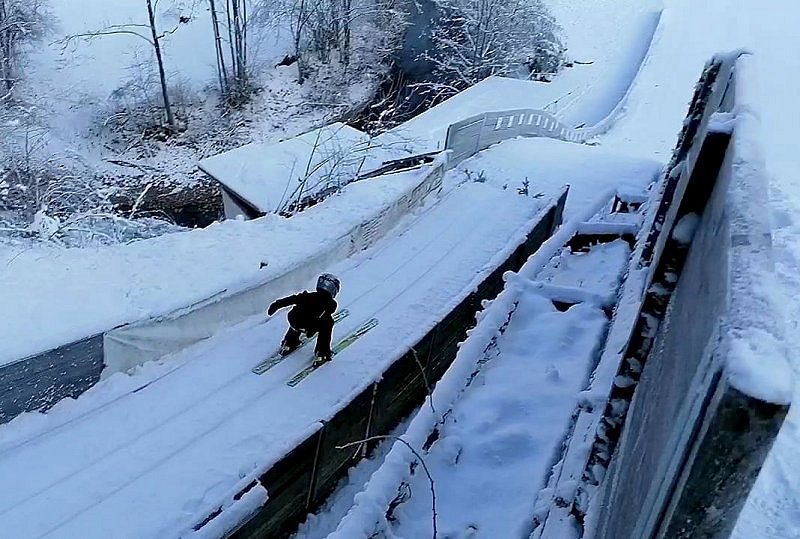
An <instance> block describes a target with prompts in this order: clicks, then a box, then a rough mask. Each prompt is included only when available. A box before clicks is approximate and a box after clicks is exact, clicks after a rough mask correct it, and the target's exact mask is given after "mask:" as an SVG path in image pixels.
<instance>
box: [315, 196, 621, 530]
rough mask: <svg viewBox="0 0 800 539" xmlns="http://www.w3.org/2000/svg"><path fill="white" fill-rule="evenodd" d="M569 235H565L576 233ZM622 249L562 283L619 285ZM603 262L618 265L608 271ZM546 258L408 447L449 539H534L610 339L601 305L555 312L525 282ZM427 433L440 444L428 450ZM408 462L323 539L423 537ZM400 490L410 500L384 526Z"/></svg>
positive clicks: (420, 491)
mask: <svg viewBox="0 0 800 539" xmlns="http://www.w3.org/2000/svg"><path fill="white" fill-rule="evenodd" d="M605 200H607V197H603V199H602V200H601V202H605ZM580 217H583V216H580ZM578 222H581V219H576V220H575V224H577V223H578ZM575 224H569V223H568V224H566V225H564V227H563V228H565V229H567V230H570V229H571V230H574V228H575ZM559 235H560V234H559ZM553 239H555V238H553ZM625 249H627V244H625V247H624V248H622V247H621V246H618V245H614V246H612V247H611V248H610V249H609V248H606V247H605V246H602V245H601V246H596V247H594V248H593V249H592V250H591V251H590V252H589V253H587V254H584V255H583V256H584V257H585V258H584V260H583V264H582V265H581V268H580V269H578V268H576V267H573V268H570V269H567V270H566V271H565V273H566V274H567V275H564V276H563V277H562V278H561V281H562V282H565V283H568V284H571V285H580V284H581V282H582V281H584V280H585V279H587V278H589V277H595V278H598V277H599V275H598V274H602V277H600V279H601V280H603V281H609V282H616V283H619V282H620V279H621V276H622V274H623V272H624V270H625V268H626V266H627V263H628V257H627V256H620V255H623V254H624V253H625V252H626V251H625ZM609 250H610V251H611V252H612V253H616V255H612V258H613V262H611V263H609V261H608V255H609ZM542 252H544V253H547V252H548V247H547V246H546V245H545V246H543V248H542V249H540V251H539V252H537V255H536V256H534V257H532V258H531V259H530V260H529V261H528V262H527V263H526V264H525V266H524V267H523V269H522V270H521V272H520V274H508V275H507V284H506V287H505V289H504V290H503V292H502V293H501V294H500V295H499V296H498V297H497V299H496V300H494V301H492V302H489V303H488V305H486V306H485V310H484V311H482V312H481V313H479V316H478V325H477V326H476V327H475V328H474V329H473V330H471V331H470V332H469V337H468V338H467V340H466V341H465V342H464V343H462V344H461V346H460V349H459V352H458V355H457V357H456V359H455V361H454V363H453V365H452V366H451V367H450V369H448V371H447V372H446V373H445V375H444V376H443V378H442V380H441V381H440V382H438V383H437V384H436V387H435V389H434V391H433V394H432V396H431V397H430V399H429V402H426V403H425V404H423V405H422V406H421V407H420V408H419V410H418V411H417V413H416V414H415V416H414V417H413V418H412V420H411V422H410V424H409V427H408V429H407V430H406V433H405V434H404V435H403V440H405V442H406V443H408V444H410V445H411V447H412V448H414V449H416V450H417V451H418V452H419V451H423V450H424V451H423V454H424V456H423V459H424V463H425V465H426V466H427V468H428V469H429V471H430V474H431V476H432V477H433V481H434V490H435V493H436V504H437V507H436V513H437V522H438V531H439V533H442V534H443V535H444V536H446V537H470V536H480V537H483V536H485V537H519V536H523V535H526V534H527V532H529V531H530V529H531V528H532V521H531V519H532V518H533V514H532V513H531V506H532V505H533V502H534V500H535V499H536V496H537V493H538V492H539V490H540V489H541V488H542V486H543V485H542V484H541V482H542V481H544V480H545V478H546V474H547V471H548V468H549V467H550V466H551V465H552V464H553V457H554V455H555V454H556V453H557V451H558V449H559V447H560V444H561V437H562V435H563V433H564V431H565V430H566V428H567V427H568V425H569V422H570V418H571V415H572V413H573V410H574V409H575V406H576V405H577V399H578V395H579V392H580V390H581V389H582V387H584V385H585V383H586V381H587V377H588V374H589V372H590V371H591V369H592V367H593V365H594V362H595V360H596V354H597V353H598V351H599V348H598V347H599V345H600V343H601V342H602V339H603V337H604V335H605V327H606V324H607V319H606V317H605V315H604V314H603V311H602V310H600V309H599V308H598V307H597V305H594V304H588V303H587V304H580V305H577V306H574V307H572V308H570V309H569V310H567V311H566V312H564V313H562V312H559V311H557V310H556V309H555V307H554V306H553V305H552V303H551V302H550V300H549V298H546V297H542V296H540V295H539V291H540V287H539V286H537V284H536V283H534V282H531V281H529V280H527V279H526V278H524V277H523V275H537V276H538V275H539V273H540V270H539V269H538V268H540V267H541V264H540V263H539V261H538V260H537V259H538V258H539V257H540V253H542ZM552 276H553V271H552V270H550V271H549V270H545V271H543V272H541V278H544V279H546V278H548V277H552ZM537 278H538V277H537ZM531 418H536V419H535V420H534V421H532V420H531ZM434 428H437V430H438V432H439V437H438V439H437V440H436V441H435V442H434V443H433V445H432V447H431V448H430V449H424V444H425V442H426V440H427V439H428V438H429V433H431V432H432V431H433V429H434ZM415 460H416V459H415V457H414V455H413V453H411V452H410V451H409V449H408V447H407V446H405V444H401V443H399V442H398V443H395V444H394V447H393V448H392V450H391V451H390V452H389V454H388V455H387V456H386V458H385V459H384V461H383V463H382V464H381V466H380V468H378V470H377V471H375V472H374V473H373V474H372V476H371V478H370V480H369V482H368V483H367V484H366V485H365V488H364V491H363V492H362V493H360V494H358V495H356V497H355V498H354V505H353V508H352V509H351V510H350V512H349V513H348V515H347V516H346V517H345V518H344V519H343V520H342V522H341V523H340V525H339V527H338V528H337V530H336V531H335V532H334V533H332V534H330V535H329V536H328V537H329V539H334V538H335V539H340V538H341V539H344V538H349V537H364V536H371V534H372V533H373V532H374V531H375V529H376V526H377V527H378V528H379V529H380V528H388V529H389V531H388V532H387V535H389V536H391V537H398V538H399V537H426V536H430V535H431V532H432V530H431V526H432V520H431V511H432V507H431V497H430V494H429V488H430V487H429V486H428V479H427V476H426V475H424V474H423V473H422V470H420V468H419V467H417V471H416V472H415V473H413V474H411V475H409V469H410V468H409V464H410V463H411V462H414V461H415ZM522 470H524V472H522ZM403 482H407V483H408V484H409V488H408V489H407V492H409V493H410V498H409V499H407V500H406V501H405V502H403V503H402V504H400V505H399V506H398V509H396V510H395V511H394V513H393V515H392V518H391V519H390V520H385V519H384V513H385V512H386V509H387V507H388V506H389V504H390V502H391V501H392V500H393V499H394V498H395V496H396V494H397V493H398V492H400V491H401V489H400V484H401V483H403ZM487 492H491V493H492V496H491V497H488V498H487V497H486V493H487ZM465 508H469V511H465ZM322 518H325V515H322Z"/></svg>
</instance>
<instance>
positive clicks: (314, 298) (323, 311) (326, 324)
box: [267, 273, 340, 363]
mask: <svg viewBox="0 0 800 539" xmlns="http://www.w3.org/2000/svg"><path fill="white" fill-rule="evenodd" d="M339 287H340V283H339V279H337V278H336V276H334V275H331V274H330V273H323V274H322V275H320V276H319V279H317V289H316V291H314V292H307V291H303V292H300V293H299V294H293V295H291V296H287V297H285V298H281V299H278V300H275V301H273V302H272V304H271V305H270V306H269V309H267V314H269V315H270V316H272V315H273V314H275V312H276V311H277V310H278V309H282V308H284V307H289V306H290V305H293V307H292V310H291V311H289V314H288V316H287V318H288V320H289V329H288V331H287V332H286V336H285V337H284V338H283V341H282V342H281V354H283V355H288V354H290V353H292V352H293V351H294V350H295V349H297V347H298V346H300V335H301V334H302V333H305V334H306V335H308V336H309V337H313V336H314V335H315V334H316V335H317V344H316V347H315V349H314V355H315V356H316V359H315V362H316V363H322V362H325V361H329V360H330V359H331V335H332V333H333V313H334V312H336V300H335V299H333V298H335V297H336V294H338V293H339Z"/></svg>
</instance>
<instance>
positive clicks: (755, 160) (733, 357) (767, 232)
mask: <svg viewBox="0 0 800 539" xmlns="http://www.w3.org/2000/svg"><path fill="white" fill-rule="evenodd" d="M755 61H756V60H755V58H754V57H753V56H751V55H749V54H745V55H742V56H741V57H739V59H738V61H737V62H736V86H735V89H736V100H735V106H734V110H733V115H734V117H735V126H734V127H733V137H732V139H731V142H732V147H733V152H734V157H733V163H732V174H733V178H732V182H731V189H730V203H729V205H728V206H729V208H730V211H731V217H730V219H731V240H732V241H731V252H730V257H731V259H730V275H729V279H730V288H731V291H730V311H729V313H728V320H727V322H728V331H727V338H728V346H729V349H728V351H727V357H728V379H729V380H730V382H731V384H732V385H733V386H734V387H736V388H738V389H739V390H741V391H742V392H744V393H746V394H748V395H753V396H755V397H758V398H760V399H763V400H765V401H768V402H774V403H779V404H788V403H789V402H790V401H791V399H792V392H793V388H794V376H793V370H792V368H791V365H790V364H789V361H788V349H787V341H786V328H785V320H786V316H785V315H784V308H783V306H782V302H781V297H780V296H781V293H780V291H779V288H778V284H777V282H776V277H775V262H774V258H773V253H772V225H771V223H770V212H769V210H768V208H769V196H768V192H767V190H768V185H769V180H768V176H767V171H766V163H765V159H764V150H763V148H762V143H761V141H762V140H763V137H762V126H761V118H760V114H759V109H760V106H761V105H760V103H761V100H760V97H759V95H758V90H757V88H756V81H757V80H758V79H757V76H756V73H755V66H754V62H755Z"/></svg>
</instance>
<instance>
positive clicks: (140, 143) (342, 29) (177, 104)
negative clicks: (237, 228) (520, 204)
mask: <svg viewBox="0 0 800 539" xmlns="http://www.w3.org/2000/svg"><path fill="white" fill-rule="evenodd" d="M111 4H112V3H110V2H107V1H105V0H88V1H84V2H81V6H80V7H81V9H76V2H75V1H74V0H0V241H4V242H11V243H16V244H24V243H30V242H45V243H48V244H53V245H57V246H68V247H73V246H86V245H97V244H109V243H118V242H127V241H133V240H137V239H142V238H147V237H152V236H154V235H159V234H163V233H167V232H171V231H177V230H182V229H184V228H185V227H194V226H204V225H207V224H209V223H211V222H213V221H214V220H216V219H218V218H219V217H220V215H221V202H220V195H219V193H218V188H217V186H216V185H213V184H212V182H210V181H209V180H208V179H206V178H205V177H204V176H203V175H202V174H201V173H200V172H199V171H198V169H197V161H198V160H199V159H202V158H205V157H208V156H211V155H215V154H218V153H220V152H222V151H225V150H229V149H231V148H234V147H238V146H241V145H243V144H247V143H249V142H254V141H255V142H277V141H279V140H282V139H285V138H289V137H292V136H296V135H298V134H300V133H303V132H306V131H308V130H309V129H312V128H314V127H319V126H321V125H325V124H328V123H331V122H334V121H344V122H346V123H349V124H351V125H354V126H356V127H358V128H359V129H362V130H364V131H367V132H368V133H369V134H370V135H376V134H379V133H381V132H382V131H385V130H386V129H389V128H391V127H393V126H395V125H397V124H398V123H400V122H402V121H403V120H405V119H407V118H409V117H410V116H413V115H414V114H416V113H418V112H420V111H422V110H424V109H426V108H428V107H430V106H432V105H434V104H436V103H437V102H440V101H442V100H444V99H447V98H448V97H450V96H452V95H453V94H455V93H457V92H458V91H460V90H462V89H464V88H466V87H469V86H471V85H473V84H475V83H476V82H479V81H480V80H482V79H484V78H485V77H488V76H491V75H500V76H506V77H515V78H527V79H536V80H543V81H547V80H549V78H550V77H551V76H552V75H553V74H554V73H555V72H557V71H558V70H559V69H560V68H561V66H562V65H563V64H564V63H565V62H566V59H565V49H564V45H563V44H562V41H561V37H560V30H559V26H558V24H557V21H555V20H554V18H553V17H552V15H551V14H550V13H549V12H548V10H547V9H546V7H545V6H544V5H543V4H542V3H541V2H540V0H419V1H410V0H320V1H311V0H119V1H115V2H113V6H112V5H111Z"/></svg>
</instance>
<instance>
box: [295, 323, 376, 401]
mask: <svg viewBox="0 0 800 539" xmlns="http://www.w3.org/2000/svg"><path fill="white" fill-rule="evenodd" d="M377 325H378V319H377V318H370V319H369V320H367V321H366V322H364V323H363V324H362V325H361V327H359V328H358V329H357V330H355V331H354V332H352V333H351V334H349V335H348V336H346V337H345V338H343V339H342V340H341V341H339V342H338V343H336V345H335V346H334V347H333V348H332V349H331V352H332V355H336V354H338V353H339V352H341V351H342V350H344V349H345V348H347V347H348V346H350V345H351V344H353V343H354V342H356V341H357V340H358V339H360V338H361V337H363V336H364V335H365V334H366V333H367V332H368V331H369V330H371V329H372V328H374V327H375V326H377ZM325 363H327V361H326V362H325ZM325 363H312V364H311V365H309V366H308V367H305V368H304V369H303V370H301V371H300V372H298V373H297V374H295V375H294V376H292V377H291V378H290V379H289V381H288V382H287V384H288V385H289V387H294V386H296V385H297V384H299V383H300V382H302V381H303V380H304V379H305V378H306V377H307V376H308V375H309V374H311V373H312V372H314V371H315V370H317V369H318V368H319V367H321V366H322V365H324V364H325Z"/></svg>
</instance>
